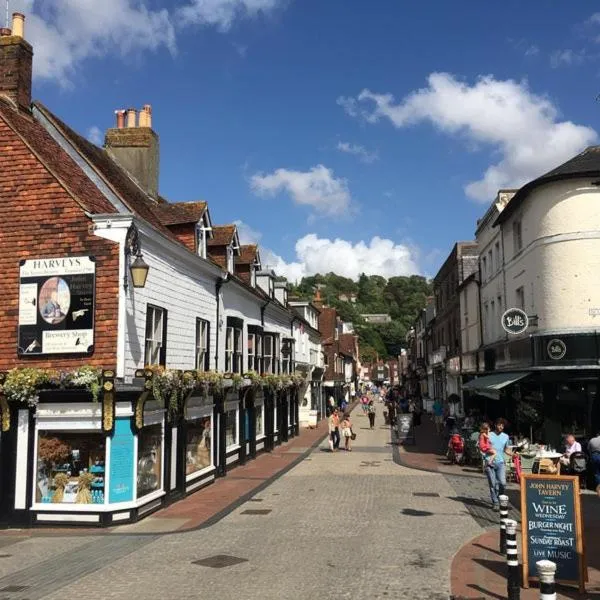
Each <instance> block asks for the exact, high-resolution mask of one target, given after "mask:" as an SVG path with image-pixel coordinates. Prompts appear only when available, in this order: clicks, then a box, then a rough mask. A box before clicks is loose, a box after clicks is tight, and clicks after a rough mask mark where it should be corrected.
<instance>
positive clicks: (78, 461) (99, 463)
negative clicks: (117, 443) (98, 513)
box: [35, 431, 106, 504]
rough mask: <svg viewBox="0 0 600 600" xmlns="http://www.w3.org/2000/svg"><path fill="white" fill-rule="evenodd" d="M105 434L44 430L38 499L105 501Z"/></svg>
mask: <svg viewBox="0 0 600 600" xmlns="http://www.w3.org/2000/svg"><path fill="white" fill-rule="evenodd" d="M105 440H106V438H105V435H104V434H102V433H96V432H85V433H83V432H77V433H74V432H67V433H65V432H58V431H40V432H39V433H38V441H37V469H36V486H35V501H36V502H43V503H47V502H50V503H53V504H62V503H64V504H104V476H105V473H104V464H105V459H106V446H105Z"/></svg>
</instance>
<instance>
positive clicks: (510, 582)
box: [506, 519, 521, 600]
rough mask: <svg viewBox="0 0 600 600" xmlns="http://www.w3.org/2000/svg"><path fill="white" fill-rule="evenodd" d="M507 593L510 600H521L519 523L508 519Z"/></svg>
mask: <svg viewBox="0 0 600 600" xmlns="http://www.w3.org/2000/svg"><path fill="white" fill-rule="evenodd" d="M506 565H507V567H508V569H507V577H506V591H507V592H508V596H507V597H508V600H520V598H521V580H520V579H521V578H520V573H519V555H518V550H517V522H516V521H513V520H512V519H506Z"/></svg>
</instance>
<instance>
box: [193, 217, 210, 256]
mask: <svg viewBox="0 0 600 600" xmlns="http://www.w3.org/2000/svg"><path fill="white" fill-rule="evenodd" d="M207 233H208V227H206V225H205V223H204V221H200V223H198V225H196V252H197V253H198V256H201V257H202V258H206V237H207Z"/></svg>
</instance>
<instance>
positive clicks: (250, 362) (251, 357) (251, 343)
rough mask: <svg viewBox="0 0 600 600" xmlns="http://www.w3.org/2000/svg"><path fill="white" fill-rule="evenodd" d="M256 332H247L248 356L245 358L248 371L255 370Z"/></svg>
mask: <svg viewBox="0 0 600 600" xmlns="http://www.w3.org/2000/svg"><path fill="white" fill-rule="evenodd" d="M257 338H258V334H257V333H250V332H248V357H247V359H246V366H247V367H248V371H255V370H256V345H257V344H256V342H257Z"/></svg>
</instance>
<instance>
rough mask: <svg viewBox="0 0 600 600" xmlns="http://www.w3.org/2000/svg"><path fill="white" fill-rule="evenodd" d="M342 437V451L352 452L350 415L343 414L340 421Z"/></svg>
mask: <svg viewBox="0 0 600 600" xmlns="http://www.w3.org/2000/svg"><path fill="white" fill-rule="evenodd" d="M342 435H343V436H344V449H345V450H346V451H348V452H350V451H351V450H352V441H351V440H352V421H350V415H349V414H345V415H344V420H343V421H342Z"/></svg>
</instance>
